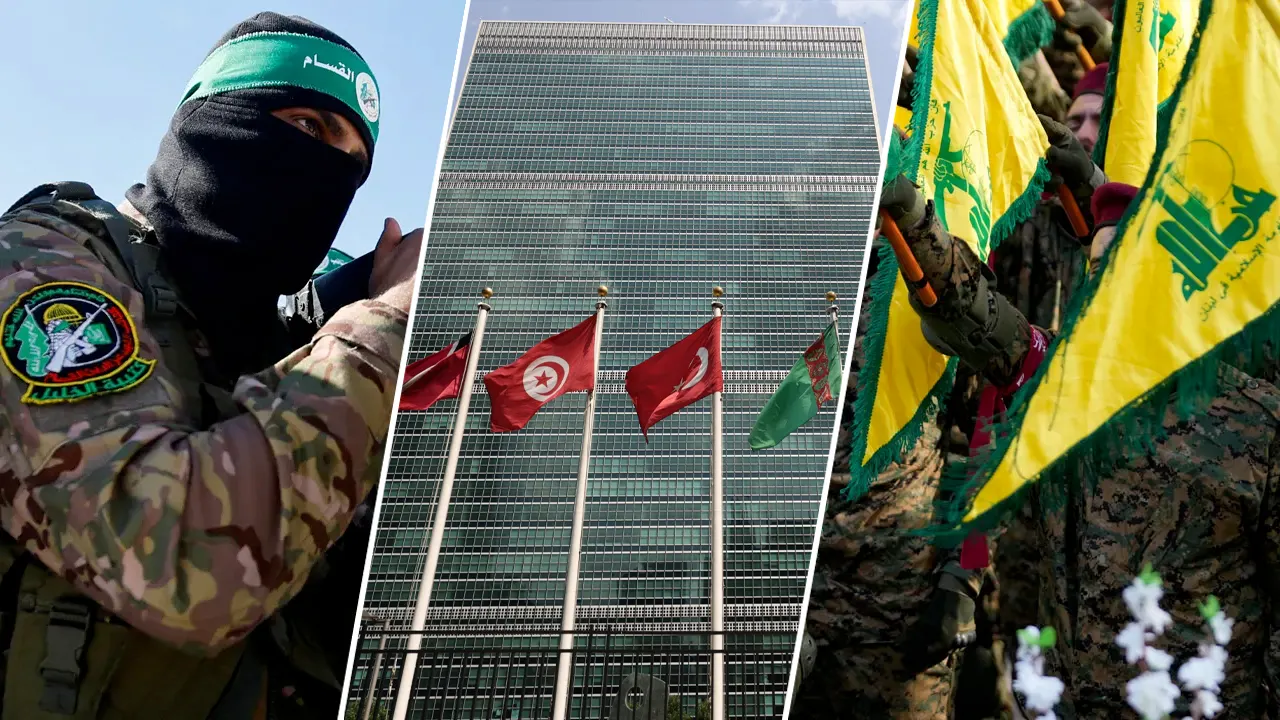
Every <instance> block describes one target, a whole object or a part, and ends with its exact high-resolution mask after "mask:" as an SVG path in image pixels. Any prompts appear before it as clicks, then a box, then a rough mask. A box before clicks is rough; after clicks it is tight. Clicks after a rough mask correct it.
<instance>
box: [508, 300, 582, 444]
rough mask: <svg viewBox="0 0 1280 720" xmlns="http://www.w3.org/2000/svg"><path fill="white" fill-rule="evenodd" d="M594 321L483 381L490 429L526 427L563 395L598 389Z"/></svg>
mask: <svg viewBox="0 0 1280 720" xmlns="http://www.w3.org/2000/svg"><path fill="white" fill-rule="evenodd" d="M595 343H596V316H595V315H592V316H591V317H589V318H587V319H586V320H584V321H582V322H581V323H578V324H577V325H576V326H574V327H572V328H569V329H568V330H565V331H564V332H562V333H560V334H559V335H553V336H552V337H549V338H547V339H546V340H543V341H542V342H540V343H538V344H537V345H534V346H533V347H532V348H530V349H529V352H526V353H525V354H524V355H521V356H520V359H519V360H516V361H515V362H513V363H511V364H510V365H507V366H505V367H500V368H498V369H497V370H494V371H493V372H491V373H489V374H488V375H485V376H484V386H485V389H486V390H488V391H489V407H490V410H489V429H490V430H491V431H493V432H496V433H500V432H510V431H512V430H519V429H520V428H522V427H524V426H525V425H526V424H528V422H529V421H530V420H532V419H533V416H534V414H536V413H537V412H538V410H541V409H542V406H543V405H546V404H547V403H549V402H551V401H552V400H555V399H556V398H558V397H560V396H561V395H563V394H565V393H570V392H584V391H587V390H594V389H595V386H596V374H595Z"/></svg>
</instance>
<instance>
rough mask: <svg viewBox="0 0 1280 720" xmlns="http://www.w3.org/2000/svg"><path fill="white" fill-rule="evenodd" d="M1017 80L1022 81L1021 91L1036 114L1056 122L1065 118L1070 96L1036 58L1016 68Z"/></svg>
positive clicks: (1029, 59)
mask: <svg viewBox="0 0 1280 720" xmlns="http://www.w3.org/2000/svg"><path fill="white" fill-rule="evenodd" d="M1045 52H1046V53H1047V52H1048V50H1046V51H1045ZM1018 79H1019V80H1021V81H1022V89H1023V90H1024V91H1025V92H1026V93H1027V98H1028V99H1030V100H1031V107H1033V108H1035V111H1036V112H1037V113H1039V114H1041V115H1048V116H1049V117H1051V118H1053V119H1054V120H1057V121H1058V122H1062V121H1063V119H1065V118H1066V116H1067V110H1069V109H1070V108H1071V96H1070V95H1068V94H1067V93H1066V92H1064V91H1063V89H1062V88H1061V87H1060V86H1059V85H1058V81H1057V78H1055V77H1054V76H1053V73H1052V71H1051V70H1050V69H1049V68H1048V67H1046V66H1043V65H1041V64H1040V62H1039V58H1038V57H1036V56H1032V57H1030V58H1027V59H1026V60H1024V61H1023V62H1022V65H1021V66H1019V67H1018Z"/></svg>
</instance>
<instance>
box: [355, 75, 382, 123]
mask: <svg viewBox="0 0 1280 720" xmlns="http://www.w3.org/2000/svg"><path fill="white" fill-rule="evenodd" d="M356 102H358V103H360V112H362V113H364V116H365V119H367V120H368V121H369V122H371V123H372V122H378V111H379V108H380V104H379V102H378V85H377V83H375V82H374V81H373V78H372V77H371V76H370V75H369V73H360V74H359V75H357V76H356Z"/></svg>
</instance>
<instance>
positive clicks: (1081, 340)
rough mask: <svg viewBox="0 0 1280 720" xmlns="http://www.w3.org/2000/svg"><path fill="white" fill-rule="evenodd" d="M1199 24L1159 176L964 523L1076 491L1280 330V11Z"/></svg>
mask: <svg viewBox="0 0 1280 720" xmlns="http://www.w3.org/2000/svg"><path fill="white" fill-rule="evenodd" d="M1201 14H1202V15H1203V17H1202V18H1201V19H1200V21H1199V23H1198V25H1199V27H1200V34H1199V36H1198V37H1196V38H1195V39H1194V40H1193V41H1192V43H1191V45H1190V47H1189V51H1188V55H1187V64H1186V68H1185V71H1184V74H1183V77H1182V79H1181V81H1180V84H1179V87H1178V89H1177V90H1176V91H1175V93H1174V95H1173V97H1172V99H1171V100H1170V102H1171V103H1172V105H1173V113H1172V115H1171V120H1170V124H1169V127H1167V128H1165V129H1164V130H1163V131H1162V133H1161V137H1160V142H1159V146H1158V161H1157V163H1156V164H1155V165H1154V166H1153V167H1152V168H1150V169H1149V173H1148V175H1147V177H1146V178H1145V182H1144V183H1143V185H1141V190H1140V192H1139V194H1138V197H1137V199H1136V200H1135V202H1134V204H1133V205H1132V206H1131V207H1130V211H1129V213H1128V214H1127V215H1126V217H1125V218H1124V219H1123V220H1122V222H1121V225H1120V227H1119V231H1118V233H1117V239H1116V241H1115V244H1114V245H1113V246H1112V247H1111V249H1110V251H1109V252H1108V253H1107V256H1106V258H1105V266H1104V268H1103V270H1102V271H1101V272H1100V274H1099V277H1098V278H1097V279H1096V280H1095V281H1093V282H1091V283H1090V284H1089V285H1088V286H1086V288H1085V290H1084V291H1083V297H1082V299H1081V303H1082V304H1081V305H1080V309H1079V310H1078V311H1076V312H1074V313H1073V315H1072V318H1071V320H1069V321H1068V326H1067V328H1066V329H1065V330H1064V332H1063V336H1062V337H1060V338H1059V339H1058V340H1057V341H1056V342H1055V343H1054V346H1053V348H1051V349H1050V351H1049V355H1048V357H1047V358H1046V360H1045V362H1044V364H1043V365H1042V366H1041V368H1040V372H1039V373H1037V375H1036V377H1035V378H1034V379H1033V381H1032V382H1031V383H1030V385H1031V387H1032V388H1033V389H1030V390H1028V389H1024V391H1023V393H1024V395H1023V396H1021V397H1019V398H1018V399H1017V402H1016V405H1017V408H1016V409H1015V411H1014V413H1013V417H1012V418H1011V420H1010V423H1009V428H1010V431H1009V432H1008V433H1005V434H1004V435H1005V439H1004V440H1001V441H1000V443H999V445H998V446H997V448H996V449H995V452H994V454H993V455H992V457H991V459H990V461H989V462H987V463H986V464H985V466H984V467H983V468H982V470H981V471H980V472H979V473H978V474H977V476H976V477H977V478H978V482H979V483H981V482H983V479H985V484H982V487H981V490H980V491H979V493H978V494H977V496H976V498H975V499H974V502H973V504H972V506H971V507H969V508H968V509H967V512H966V513H965V520H966V521H974V520H976V519H978V518H979V517H980V516H982V515H983V514H984V513H987V512H990V511H991V510H993V509H994V508H996V507H997V506H998V505H1000V504H1001V503H1002V502H1004V501H1006V500H1007V499H1009V498H1011V497H1013V496H1014V494H1015V493H1016V492H1017V491H1018V490H1019V489H1021V488H1023V487H1024V486H1026V485H1027V484H1028V483H1030V482H1033V481H1035V480H1037V479H1041V480H1044V481H1049V480H1051V479H1052V480H1064V481H1065V480H1078V473H1077V471H1078V470H1079V469H1080V468H1081V467H1084V464H1085V463H1088V462H1092V461H1094V460H1099V459H1102V460H1105V458H1098V453H1099V452H1100V450H1101V449H1102V448H1105V447H1107V446H1108V445H1107V443H1108V442H1109V441H1110V440H1111V439H1112V438H1113V437H1115V436H1116V435H1117V433H1116V432H1115V431H1114V428H1118V427H1126V426H1129V427H1135V426H1138V427H1140V426H1141V425H1142V424H1143V423H1147V422H1152V423H1159V422H1160V420H1161V419H1162V418H1163V416H1164V413H1165V411H1166V408H1167V402H1168V400H1167V399H1166V400H1160V399H1159V398H1162V397H1163V398H1167V397H1168V395H1167V393H1166V392H1165V391H1168V390H1173V391H1175V392H1177V394H1178V398H1179V401H1180V403H1184V402H1185V403H1189V402H1190V400H1191V399H1192V398H1195V397H1196V396H1197V395H1199V396H1200V397H1199V399H1204V397H1203V395H1204V392H1203V391H1202V390H1201V391H1199V392H1197V388H1198V385H1199V383H1202V382H1203V380H1204V377H1205V375H1206V374H1210V373H1213V372H1215V371H1216V367H1217V365H1218V363H1219V361H1220V358H1221V357H1227V355H1226V353H1233V355H1232V356H1234V354H1235V353H1240V352H1241V351H1243V350H1244V349H1245V348H1251V347H1253V346H1254V345H1255V344H1256V343H1257V342H1259V341H1261V340H1267V339H1274V338H1275V336H1276V334H1277V331H1278V330H1280V323H1278V322H1277V320H1278V319H1280V282H1277V281H1276V278H1280V202H1277V195H1280V165H1278V164H1277V163H1276V161H1275V159H1276V158H1277V157H1280V133H1277V131H1276V129H1275V125H1274V123H1273V122H1270V121H1269V120H1268V119H1267V118H1269V117H1270V116H1271V113H1272V110H1273V109H1274V108H1275V107H1277V103H1280V4H1278V3H1277V0H1212V1H1211V2H1209V1H1208V0H1206V2H1205V4H1204V5H1202V6H1201ZM1209 376H1210V377H1212V375H1209ZM1184 378H1185V379H1186V382H1185V383H1183V382H1182V380H1183V379H1184ZM1180 385H1181V387H1179V386H1180ZM1153 398H1156V399H1155V400H1153ZM1135 434H1136V433H1135ZM1126 440H1127V441H1130V442H1140V441H1141V438H1126ZM1117 449H1118V450H1119V451H1120V452H1123V448H1117ZM1055 487H1059V486H1057V485H1056V484H1055ZM1011 504H1012V503H1011ZM998 514H999V513H993V514H992V515H991V516H990V517H988V518H987V519H986V520H987V521H990V518H991V517H995V515H998Z"/></svg>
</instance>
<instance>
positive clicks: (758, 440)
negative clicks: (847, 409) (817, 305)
mask: <svg viewBox="0 0 1280 720" xmlns="http://www.w3.org/2000/svg"><path fill="white" fill-rule="evenodd" d="M840 377H841V375H840V333H839V332H838V331H837V330H836V324H835V323H834V322H833V323H831V324H830V325H828V326H827V329H826V330H825V331H823V333H822V335H821V336H819V337H818V339H817V340H816V341H814V343H813V344H812V345H810V346H809V349H808V350H805V351H804V355H802V356H800V359H799V360H797V361H796V364H795V365H794V366H793V367H792V368H791V373H790V374H788V375H787V378H786V379H785V380H783V381H782V384H781V385H779V386H778V389H777V390H776V391H774V393H773V397H771V398H769V402H768V403H766V404H765V406H764V410H761V411H760V416H759V417H757V418H756V424H755V427H753V428H751V438H750V442H751V449H752V450H764V449H765V448H771V447H773V446H774V445H777V444H778V443H780V442H782V441H783V440H784V439H785V438H786V437H787V436H788V435H790V434H791V433H793V432H795V431H796V430H798V429H799V428H800V426H801V425H804V424H805V423H807V422H809V421H810V420H812V419H813V418H814V416H815V415H817V414H818V408H820V407H822V406H823V405H825V404H826V403H828V402H830V401H831V400H832V399H833V398H835V397H836V396H837V395H839V394H840Z"/></svg>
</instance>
